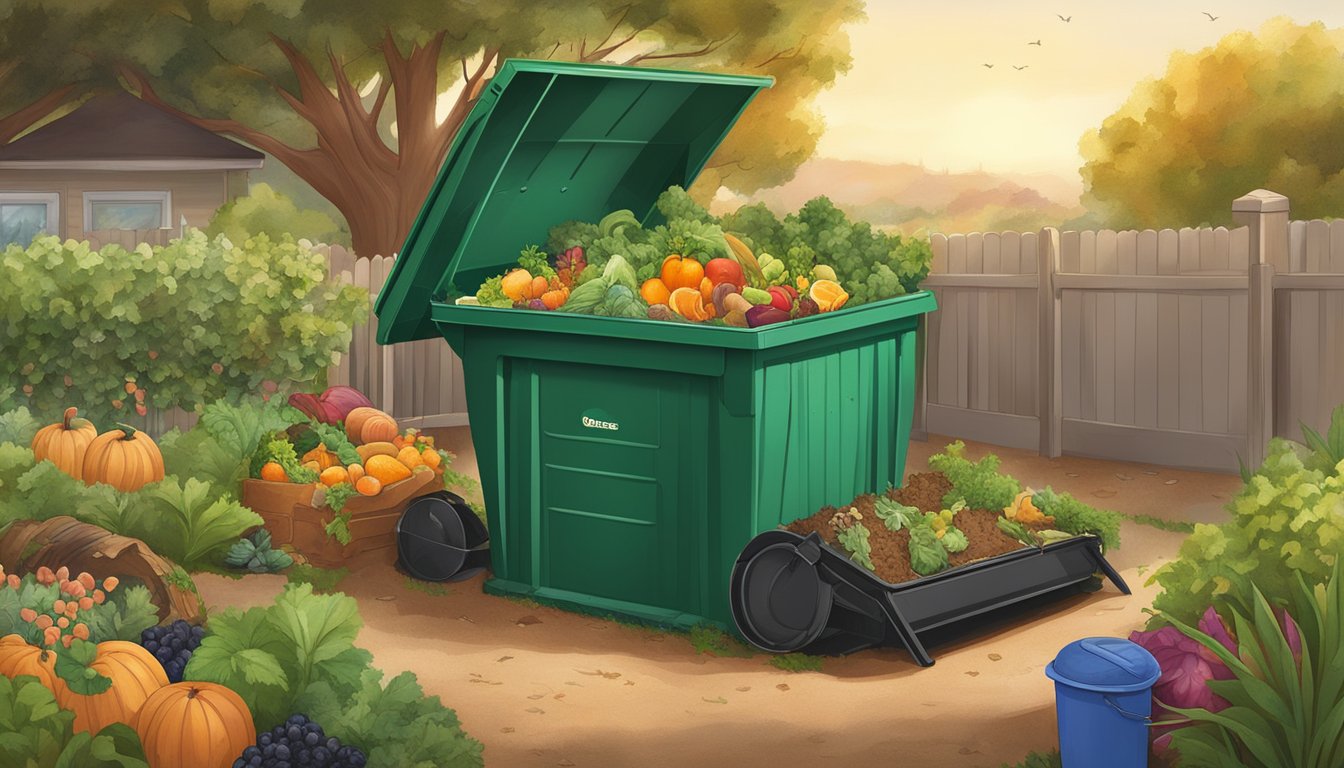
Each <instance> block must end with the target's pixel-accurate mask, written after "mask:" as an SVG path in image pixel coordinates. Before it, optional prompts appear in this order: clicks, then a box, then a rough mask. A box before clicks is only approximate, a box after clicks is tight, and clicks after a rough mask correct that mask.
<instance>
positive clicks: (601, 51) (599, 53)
mask: <svg viewBox="0 0 1344 768" xmlns="http://www.w3.org/2000/svg"><path fill="white" fill-rule="evenodd" d="M645 29H647V27H641V28H640V29H636V30H635V31H634V32H631V33H630V34H629V35H628V36H627V37H626V38H625V39H624V40H617V41H616V42H614V43H612V44H611V45H609V46H607V47H606V48H598V49H597V50H595V51H593V52H592V53H589V54H587V55H584V53H583V49H582V48H580V50H579V61H586V62H592V61H601V60H602V59H605V58H606V57H608V56H610V55H611V54H613V53H615V52H616V51H618V50H620V48H621V46H623V45H625V44H626V43H629V42H630V41H631V40H634V39H635V38H636V37H638V36H639V33H640V32H643V31H644V30H645ZM603 42H605V41H603Z"/></svg>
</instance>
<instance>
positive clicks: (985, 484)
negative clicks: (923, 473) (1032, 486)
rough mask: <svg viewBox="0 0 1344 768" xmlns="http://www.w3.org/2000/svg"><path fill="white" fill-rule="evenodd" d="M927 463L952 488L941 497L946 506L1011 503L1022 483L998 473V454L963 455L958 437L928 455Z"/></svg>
mask: <svg viewBox="0 0 1344 768" xmlns="http://www.w3.org/2000/svg"><path fill="white" fill-rule="evenodd" d="M929 466H930V467H932V468H933V469H935V470H937V471H939V472H942V473H943V474H944V475H947V480H948V482H950V483H952V490H951V491H949V492H948V494H947V496H945V497H944V498H943V504H944V505H945V506H949V507H950V506H952V504H954V503H956V502H958V501H964V502H966V506H967V507H969V508H971V509H990V510H1000V509H1003V508H1004V507H1006V506H1008V505H1009V504H1012V503H1013V498H1014V497H1016V496H1017V494H1019V493H1021V492H1022V485H1021V484H1020V483H1018V482H1017V481H1016V480H1014V479H1013V478H1011V477H1008V476H1007V475H1001V474H999V457H998V456H995V455H994V454H989V455H987V456H985V457H984V458H983V459H981V460H979V461H971V460H970V459H968V458H966V444H965V443H963V442H962V441H960V440H958V441H956V442H954V443H952V444H951V445H948V446H947V447H946V448H944V449H943V452H942V453H937V454H934V455H933V456H930V457H929Z"/></svg>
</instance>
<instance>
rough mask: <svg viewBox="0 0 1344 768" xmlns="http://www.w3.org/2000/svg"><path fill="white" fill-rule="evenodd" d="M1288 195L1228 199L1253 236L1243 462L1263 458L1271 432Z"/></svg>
mask: <svg viewBox="0 0 1344 768" xmlns="http://www.w3.org/2000/svg"><path fill="white" fill-rule="evenodd" d="M1288 216H1289V205H1288V198H1286V197H1284V196H1283V195H1280V194H1278V193H1275V192H1269V191H1267V190H1263V189H1257V190H1255V191H1254V192H1251V193H1250V194H1248V195H1244V196H1242V197H1239V198H1237V199H1236V200H1234V201H1232V221H1233V223H1234V224H1235V225H1236V226H1239V227H1242V226H1244V227H1248V228H1249V229H1250V235H1251V238H1250V239H1251V247H1250V265H1249V267H1248V268H1247V275H1246V277H1247V285H1248V290H1249V296H1248V297H1247V298H1248V302H1247V307H1248V309H1249V312H1248V315H1249V318H1250V328H1249V333H1248V335H1247V340H1248V349H1247V350H1246V360H1247V368H1248V370H1247V376H1248V378H1249V381H1248V384H1247V388H1246V411H1247V412H1246V463H1247V465H1248V466H1250V467H1252V468H1254V467H1258V466H1260V464H1261V463H1262V462H1263V461H1264V460H1265V449H1266V447H1267V446H1268V445H1269V440H1270V438H1271V437H1273V436H1274V274H1275V273H1276V272H1278V271H1284V272H1287V271H1288Z"/></svg>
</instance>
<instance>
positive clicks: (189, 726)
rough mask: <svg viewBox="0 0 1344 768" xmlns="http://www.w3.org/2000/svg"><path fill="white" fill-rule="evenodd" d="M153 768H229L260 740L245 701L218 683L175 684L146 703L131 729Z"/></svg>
mask: <svg viewBox="0 0 1344 768" xmlns="http://www.w3.org/2000/svg"><path fill="white" fill-rule="evenodd" d="M131 727H132V728H134V729H135V732H136V733H137V734H139V736H140V743H141V745H142V746H143V747H144V750H145V760H146V762H148V763H149V766H150V768H178V767H179V766H188V765H189V766H192V768H229V766H231V765H233V761H234V760H235V759H236V758H237V757H238V756H239V755H241V754H242V753H243V750H244V749H247V748H248V747H249V746H251V745H252V744H253V743H254V742H256V740H257V728H256V726H255V725H253V724H252V713H251V712H250V711H249V710H248V708H247V704H246V703H245V702H244V701H243V698H242V697H241V696H239V695H238V694H236V693H234V692H233V691H232V690H230V689H228V688H225V687H224V686H222V685H217V684H215V683H200V682H188V683H173V684H172V685H167V686H164V687H162V688H160V689H158V690H157V691H155V692H154V693H153V695H151V696H150V697H149V698H148V699H146V700H145V703H144V706H142V707H140V711H139V713H138V714H137V715H136V717H135V720H134V722H133V723H132V725H131Z"/></svg>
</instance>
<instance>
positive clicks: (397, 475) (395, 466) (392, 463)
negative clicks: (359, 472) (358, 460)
mask: <svg viewBox="0 0 1344 768" xmlns="http://www.w3.org/2000/svg"><path fill="white" fill-rule="evenodd" d="M364 474H365V475H367V476H369V477H376V478H378V482H380V483H382V484H383V485H384V486H388V485H391V484H393V483H396V482H400V481H402V480H405V479H406V478H408V477H410V476H411V468H410V467H408V466H406V465H405V464H402V463H401V462H400V461H398V460H397V459H394V458H392V457H391V456H372V457H370V458H369V460H368V461H366V462H364Z"/></svg>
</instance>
